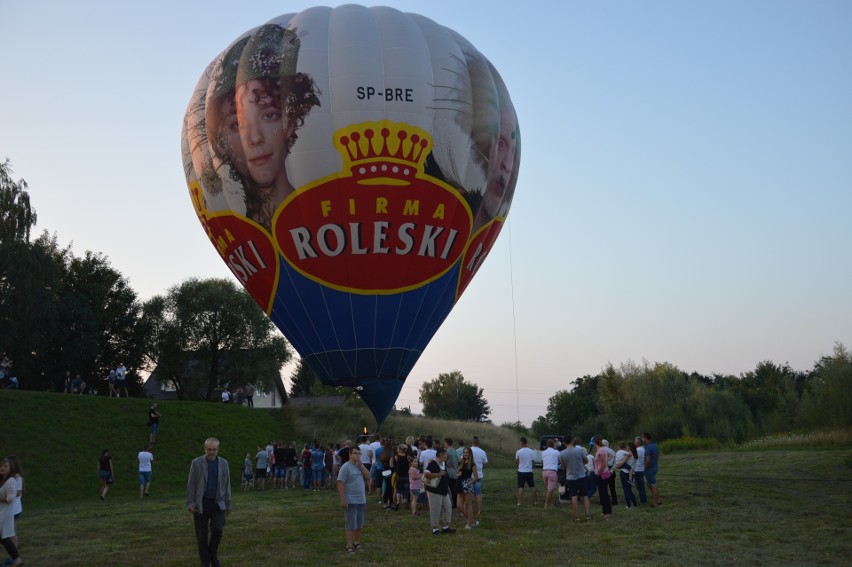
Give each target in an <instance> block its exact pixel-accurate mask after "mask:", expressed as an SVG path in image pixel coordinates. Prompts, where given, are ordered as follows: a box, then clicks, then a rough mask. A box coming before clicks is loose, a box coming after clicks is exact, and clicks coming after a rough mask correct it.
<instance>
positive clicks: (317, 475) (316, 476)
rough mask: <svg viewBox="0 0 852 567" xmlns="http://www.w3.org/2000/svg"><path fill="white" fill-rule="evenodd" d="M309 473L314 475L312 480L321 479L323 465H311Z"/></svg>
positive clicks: (323, 470) (323, 472)
mask: <svg viewBox="0 0 852 567" xmlns="http://www.w3.org/2000/svg"><path fill="white" fill-rule="evenodd" d="M311 474H313V475H314V480H315V481H317V482H319V481H320V480H322V479H323V475H324V474H325V465H320V466H318V467H311Z"/></svg>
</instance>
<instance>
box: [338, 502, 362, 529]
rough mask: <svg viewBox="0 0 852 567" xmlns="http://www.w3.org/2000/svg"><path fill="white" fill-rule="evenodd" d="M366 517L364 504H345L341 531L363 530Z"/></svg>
mask: <svg viewBox="0 0 852 567" xmlns="http://www.w3.org/2000/svg"><path fill="white" fill-rule="evenodd" d="M366 517H367V505H366V504H347V505H346V510H344V511H343V529H344V530H346V531H347V532H354V531H355V530H360V529H363V528H364V520H365V519H366Z"/></svg>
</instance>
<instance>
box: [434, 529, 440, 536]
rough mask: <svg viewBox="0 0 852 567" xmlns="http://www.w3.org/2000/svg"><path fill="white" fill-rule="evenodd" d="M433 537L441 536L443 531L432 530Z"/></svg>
mask: <svg viewBox="0 0 852 567" xmlns="http://www.w3.org/2000/svg"><path fill="white" fill-rule="evenodd" d="M432 535H441V530H432Z"/></svg>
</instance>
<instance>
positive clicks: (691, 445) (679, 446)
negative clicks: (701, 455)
mask: <svg viewBox="0 0 852 567" xmlns="http://www.w3.org/2000/svg"><path fill="white" fill-rule="evenodd" d="M721 447H722V444H721V443H719V441H718V440H716V439H712V438H705V437H679V438H677V439H666V440H665V441H662V442H660V451H662V452H663V453H666V454H669V453H685V452H687V451H712V450H718V449H719V448H721Z"/></svg>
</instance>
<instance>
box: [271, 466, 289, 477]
mask: <svg viewBox="0 0 852 567" xmlns="http://www.w3.org/2000/svg"><path fill="white" fill-rule="evenodd" d="M274 470H275V478H284V477H285V476H286V475H287V468H286V467H284V466H283V465H282V466H279V465H275V469H274Z"/></svg>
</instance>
